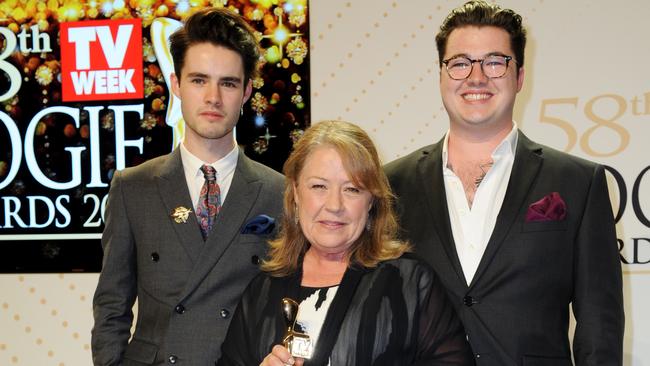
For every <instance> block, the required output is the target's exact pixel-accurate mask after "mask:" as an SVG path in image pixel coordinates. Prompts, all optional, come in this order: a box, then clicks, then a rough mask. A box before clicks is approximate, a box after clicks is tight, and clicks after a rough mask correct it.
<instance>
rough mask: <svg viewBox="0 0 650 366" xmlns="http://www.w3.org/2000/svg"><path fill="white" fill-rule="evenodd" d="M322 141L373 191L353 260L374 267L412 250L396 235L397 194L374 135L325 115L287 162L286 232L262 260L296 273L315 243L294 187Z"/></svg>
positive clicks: (277, 272)
mask: <svg viewBox="0 0 650 366" xmlns="http://www.w3.org/2000/svg"><path fill="white" fill-rule="evenodd" d="M322 147H329V148H333V149H335V150H336V151H337V152H338V153H339V155H340V156H341V160H342V161H343V166H344V168H345V170H346V172H347V173H348V175H349V176H350V179H351V180H352V182H353V183H354V184H355V185H356V186H357V187H360V188H363V189H366V190H368V191H369V192H370V193H371V195H372V207H371V209H370V211H369V213H368V225H366V229H364V230H363V232H362V233H361V235H360V236H359V238H358V239H357V240H356V242H355V243H354V244H352V246H351V247H350V249H349V252H348V255H349V257H348V258H349V263H350V265H353V264H356V265H360V266H363V267H368V268H372V267H375V266H377V264H378V263H379V262H381V261H385V260H389V259H394V258H398V257H399V256H401V255H402V254H403V253H404V252H406V251H408V250H409V245H408V243H405V242H401V241H398V240H397V239H396V235H397V229H398V226H397V220H396V218H395V214H394V213H393V194H392V192H391V190H390V186H389V184H388V179H387V178H386V175H385V174H384V171H383V169H382V166H381V162H380V160H379V155H378V154H377V149H375V146H374V144H373V143H372V141H371V140H370V137H369V136H368V134H366V132H365V131H363V130H362V129H361V128H360V127H359V126H357V125H354V124H352V123H349V122H343V121H323V122H319V123H316V124H314V125H312V126H311V127H310V128H308V129H307V130H306V131H305V134H304V135H303V136H302V137H301V138H300V140H298V142H297V143H296V144H295V145H294V150H293V152H292V153H291V155H290V156H289V158H288V159H287V161H286V162H285V163H284V175H285V177H286V179H285V190H284V215H283V218H282V225H281V228H280V236H279V237H278V238H277V239H276V240H273V241H272V242H271V243H270V245H271V249H270V251H269V258H268V259H267V260H265V261H264V262H263V263H262V270H264V271H266V272H268V273H269V274H270V275H272V276H275V277H281V276H286V275H290V274H292V273H295V272H296V270H297V269H298V266H299V265H300V261H301V259H302V257H303V255H304V254H305V252H306V251H307V249H309V245H310V244H309V242H308V241H307V238H306V237H305V235H304V234H303V232H302V230H301V228H300V223H299V222H298V221H299V220H297V218H296V215H297V212H296V202H295V200H294V187H295V186H296V184H297V182H298V178H299V177H300V173H301V172H302V169H303V167H304V164H305V161H307V158H308V157H309V156H310V155H311V154H312V153H313V152H314V151H315V150H316V149H319V148H322Z"/></svg>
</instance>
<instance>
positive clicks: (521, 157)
mask: <svg viewBox="0 0 650 366" xmlns="http://www.w3.org/2000/svg"><path fill="white" fill-rule="evenodd" d="M518 134H519V136H518V142H517V151H516V153H515V161H514V164H513V166H512V172H511V173H510V179H509V181H508V188H507V190H506V195H505V197H504V199H503V204H502V205H501V210H499V215H498V216H497V220H496V223H495V226H494V230H493V231H492V235H491V236H490V240H489V241H488V244H487V247H486V248H485V253H483V257H482V258H481V262H480V263H479V266H478V268H477V269H476V274H475V275H474V278H473V280H472V283H471V284H470V287H472V286H473V285H474V284H475V283H476V282H478V280H479V279H480V278H481V276H482V275H483V274H484V273H485V272H486V271H487V269H488V268H489V266H490V263H491V262H492V260H493V258H494V255H495V254H496V253H497V252H498V250H499V248H500V247H501V245H502V243H503V241H504V239H505V238H506V235H507V234H508V232H509V231H510V230H511V229H512V226H513V225H514V223H515V219H516V218H517V215H518V214H519V213H520V212H521V206H522V205H523V204H524V203H525V200H526V197H527V196H528V192H529V191H530V189H531V187H532V185H533V182H535V179H536V178H537V174H538V173H539V170H540V168H541V166H542V162H543V161H544V159H543V158H542V156H541V155H542V147H541V146H539V145H537V144H535V143H533V142H532V141H530V140H529V139H528V138H527V137H526V136H525V135H524V134H523V133H522V132H521V131H519V132H518Z"/></svg>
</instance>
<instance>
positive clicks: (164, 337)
mask: <svg viewBox="0 0 650 366" xmlns="http://www.w3.org/2000/svg"><path fill="white" fill-rule="evenodd" d="M283 190H284V179H283V177H282V175H281V174H279V173H277V172H275V171H273V170H272V169H270V168H267V167H265V166H263V165H261V164H259V163H256V162H254V161H252V160H250V159H249V158H247V157H246V156H245V155H244V153H243V151H240V153H239V160H238V161H237V167H236V169H235V173H234V176H233V180H232V183H231V187H230V190H229V192H228V196H227V198H226V200H225V202H223V204H222V208H221V211H220V213H219V216H218V217H217V219H216V222H215V224H214V227H213V229H212V232H211V234H210V235H209V236H208V239H207V241H206V242H204V241H203V239H202V237H201V233H200V231H199V226H198V223H197V220H196V216H195V213H194V211H192V213H191V214H190V215H189V217H188V220H187V222H186V223H176V222H175V221H174V220H173V219H172V218H171V217H170V214H171V212H172V211H173V210H174V209H175V208H176V207H179V206H184V207H186V208H190V209H191V208H192V207H193V204H192V202H191V199H190V195H189V191H188V189H187V183H186V180H185V175H184V172H183V166H182V162H181V156H180V150H179V149H176V150H175V151H174V152H172V153H171V154H169V155H166V156H162V157H159V158H156V159H152V160H150V161H147V162H146V163H143V164H142V165H140V166H137V167H133V168H127V169H125V170H123V171H121V172H116V174H115V176H114V177H113V180H112V182H111V188H110V192H109V199H108V206H107V211H106V212H107V217H106V226H105V229H104V233H103V235H102V247H103V249H104V260H103V269H102V273H101V275H100V277H99V283H98V285H97V290H96V292H95V296H94V299H93V313H94V318H95V326H94V327H93V330H92V353H93V362H94V364H95V365H153V364H162V363H165V364H166V363H174V364H176V365H193V366H194V365H213V364H214V362H215V361H216V360H217V359H219V356H220V352H221V350H220V346H221V343H222V341H223V338H224V337H225V334H226V330H227V329H228V325H229V323H230V318H231V315H232V313H233V312H234V311H235V307H236V305H237V302H238V300H239V298H240V296H241V294H242V292H243V290H244V288H245V286H246V285H247V284H248V282H249V281H250V280H251V279H252V278H253V277H254V276H255V274H257V273H258V272H259V269H258V262H259V260H260V259H261V258H263V257H264V256H265V254H266V249H267V244H266V242H267V240H268V239H270V238H271V236H272V234H265V235H255V234H241V230H242V228H243V227H244V225H245V224H246V223H247V222H249V220H251V219H252V218H254V217H256V216H258V215H261V214H266V215H269V216H271V217H274V218H275V219H276V222H277V223H279V222H280V220H279V219H280V215H281V212H282V194H283ZM276 229H277V228H276ZM273 233H275V231H274V232H273ZM136 298H137V306H138V311H137V314H138V317H137V324H136V327H135V332H134V334H133V337H132V339H131V340H130V341H129V336H130V328H131V324H132V321H133V313H132V310H131V309H132V306H133V304H134V301H135V300H136Z"/></svg>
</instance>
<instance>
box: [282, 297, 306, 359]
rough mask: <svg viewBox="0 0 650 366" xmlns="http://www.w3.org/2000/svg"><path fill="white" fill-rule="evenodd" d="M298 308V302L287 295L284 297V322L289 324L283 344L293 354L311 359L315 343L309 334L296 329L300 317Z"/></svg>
mask: <svg viewBox="0 0 650 366" xmlns="http://www.w3.org/2000/svg"><path fill="white" fill-rule="evenodd" d="M298 308H299V306H298V303H297V302H295V301H294V300H292V299H289V298H287V297H285V298H284V299H282V315H284V322H285V324H286V325H287V332H286V333H285V334H284V338H283V339H282V345H283V346H284V347H285V348H286V349H288V350H289V353H291V355H292V356H294V357H301V358H305V359H309V358H311V356H312V354H313V353H314V345H313V344H312V343H311V339H309V336H308V335H307V334H305V333H300V332H297V331H295V330H294V326H295V325H296V319H297V318H298Z"/></svg>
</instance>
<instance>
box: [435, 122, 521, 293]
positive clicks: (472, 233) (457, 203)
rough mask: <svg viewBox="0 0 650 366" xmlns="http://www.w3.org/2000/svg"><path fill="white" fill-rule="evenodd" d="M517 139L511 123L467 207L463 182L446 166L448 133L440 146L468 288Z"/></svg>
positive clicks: (503, 188)
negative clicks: (508, 131) (490, 165)
mask: <svg viewBox="0 0 650 366" xmlns="http://www.w3.org/2000/svg"><path fill="white" fill-rule="evenodd" d="M517 136H518V135H517V124H516V123H514V122H513V127H512V130H511V131H510V133H508V135H507V136H506V137H505V138H504V139H503V141H501V143H500V144H499V145H498V146H497V147H496V148H495V149H494V151H493V152H492V161H493V165H492V167H491V168H490V169H489V170H488V172H487V174H486V175H485V177H484V178H483V180H482V181H481V183H480V184H479V186H478V188H477V189H476V193H475V194H474V202H473V204H472V207H470V206H469V203H468V202H467V196H466V195H465V190H464V189H463V183H462V182H461V180H460V178H458V176H456V174H455V173H454V172H453V171H452V170H451V169H449V168H448V167H447V158H448V146H447V144H448V142H449V131H447V134H446V135H445V140H444V143H443V146H442V166H443V177H444V181H445V194H446V196H447V206H448V209H449V220H450V222H451V230H452V233H453V236H454V242H455V243H456V252H457V253H458V259H459V260H460V264H461V266H462V267H463V273H464V274H465V280H466V281H467V284H468V285H469V284H470V283H471V282H472V279H473V278H474V274H475V273H476V269H477V268H478V265H479V262H480V261H481V258H482V257H483V253H484V252H485V248H486V246H487V243H488V241H489V240H490V236H491V235H492V231H493V230H494V225H495V223H496V220H497V216H498V215H499V211H500V210H501V205H502V204H503V198H504V197H505V195H506V189H507V188H508V181H509V180H510V173H511V172H512V165H513V163H514V160H515V151H516V148H517Z"/></svg>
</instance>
